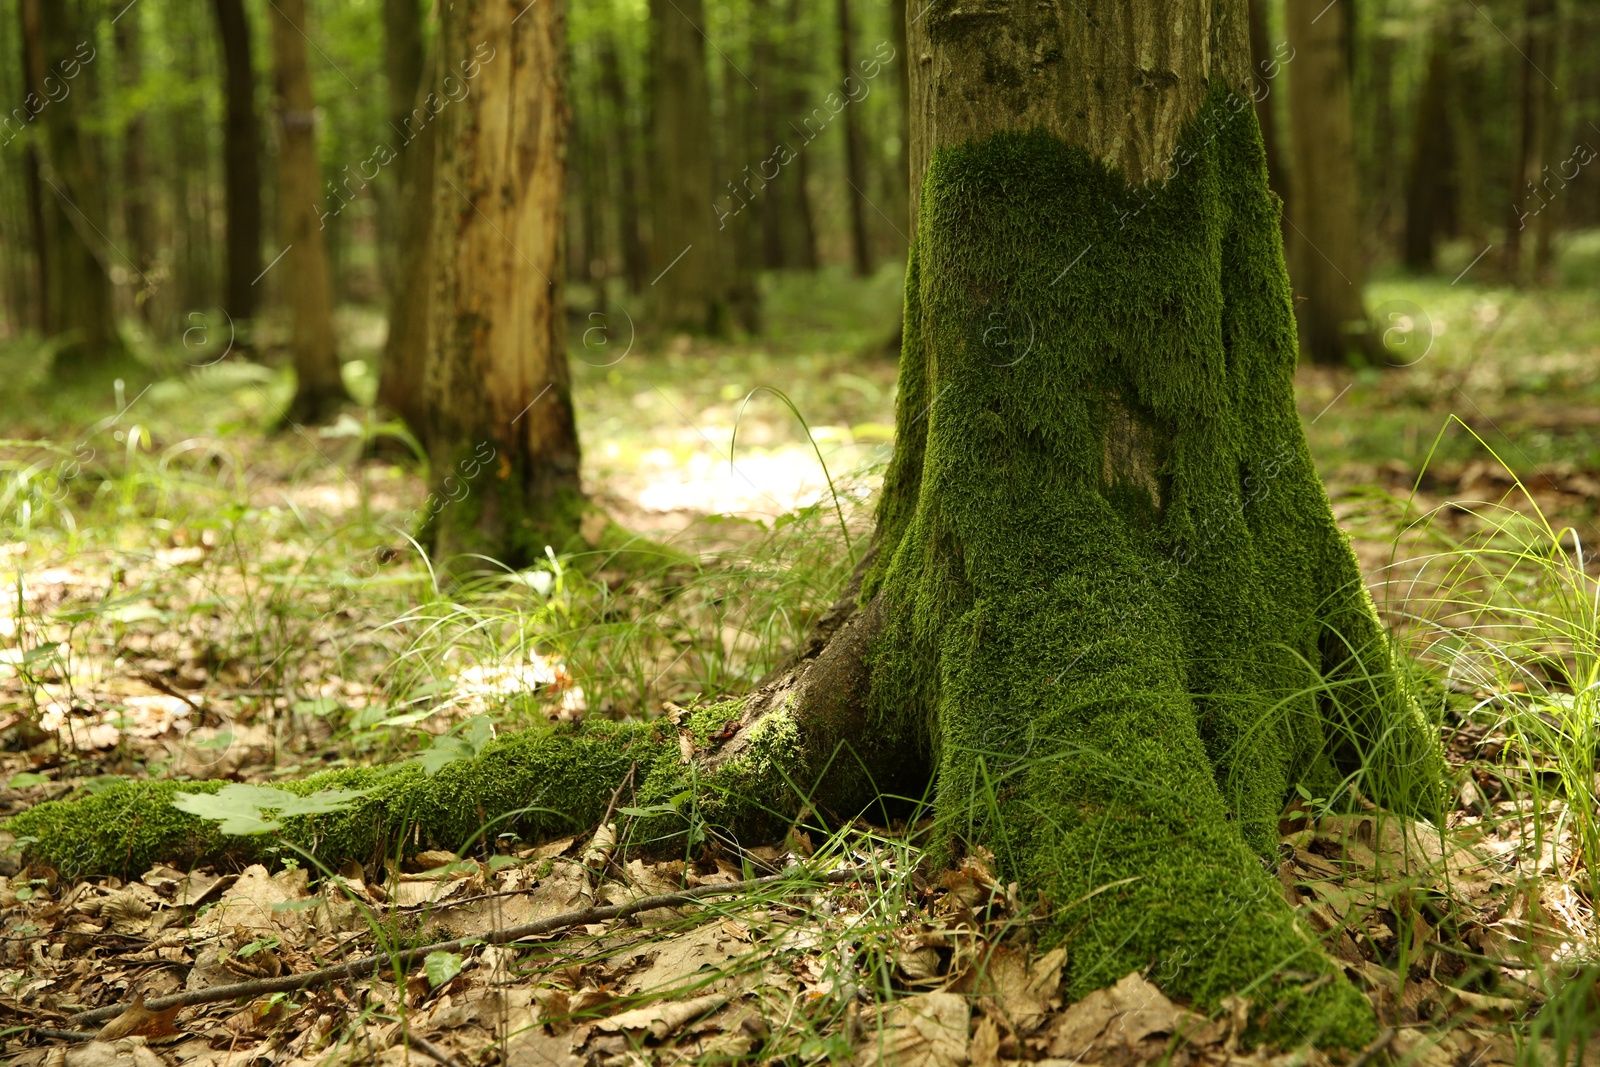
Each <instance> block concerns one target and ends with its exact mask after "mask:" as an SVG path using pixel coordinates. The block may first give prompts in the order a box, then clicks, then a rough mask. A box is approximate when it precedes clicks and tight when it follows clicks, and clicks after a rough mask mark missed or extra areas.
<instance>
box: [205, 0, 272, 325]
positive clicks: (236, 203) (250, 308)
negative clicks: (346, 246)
mask: <svg viewBox="0 0 1600 1067" xmlns="http://www.w3.org/2000/svg"><path fill="white" fill-rule="evenodd" d="M213 9H214V11H215V14H216V19H217V35H218V37H219V38H220V40H221V42H222V61H223V76H222V96H223V120H222V169H223V197H224V200H225V202H226V205H227V220H228V235H227V274H228V277H227V282H226V288H225V289H224V290H223V300H222V306H223V308H224V309H225V310H226V311H227V313H228V314H229V315H230V316H232V317H233V320H234V321H235V322H236V323H243V322H245V321H246V320H249V319H252V318H254V317H255V313H256V306H257V304H258V302H259V297H260V287H259V286H257V285H256V279H257V278H258V277H259V276H260V274H261V267H262V262H261V122H260V119H259V118H258V116H257V112H256V70H255V58H254V56H253V55H252V54H251V48H250V19H249V17H248V16H247V15H246V14H245V10H244V3H243V0H215V2H214V4H213Z"/></svg>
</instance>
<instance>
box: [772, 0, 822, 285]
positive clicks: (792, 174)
mask: <svg viewBox="0 0 1600 1067" xmlns="http://www.w3.org/2000/svg"><path fill="white" fill-rule="evenodd" d="M801 11H802V9H801V3H800V0H789V2H788V5H787V7H786V9H785V12H784V23H785V34H784V38H785V40H786V41H787V42H788V49H787V51H786V54H785V57H784V60H783V62H782V64H781V65H780V67H779V73H780V75H781V77H782V78H783V80H784V91H783V97H782V99H783V108H784V111H785V113H786V114H787V115H788V116H789V120H788V123H787V125H786V127H785V128H783V129H782V130H781V131H780V135H781V136H782V137H783V138H784V140H783V141H782V144H783V147H784V151H782V152H780V153H779V157H778V158H779V159H780V160H781V161H783V169H782V171H781V172H780V174H779V176H778V189H777V192H778V202H779V204H780V205H781V206H780V208H779V211H780V213H781V214H782V216H783V219H784V225H785V231H784V242H783V243H784V256H785V259H784V265H785V266H787V267H793V268H797V269H799V270H816V269H817V266H818V263H819V259H818V256H817V223H816V214H815V212H813V211H812V209H811V150H810V148H809V147H807V144H806V142H807V141H808V140H809V138H808V136H807V134H806V131H805V130H804V129H802V128H801V127H800V126H798V125H797V122H799V121H800V120H801V118H802V116H804V115H807V114H809V113H810V111H811V104H810V102H809V100H810V94H809V90H808V89H807V87H806V75H807V74H808V73H809V71H810V64H809V58H810V55H811V51H810V48H809V44H810V42H809V41H807V40H806V38H805V29H804V26H803V20H802V18H801Z"/></svg>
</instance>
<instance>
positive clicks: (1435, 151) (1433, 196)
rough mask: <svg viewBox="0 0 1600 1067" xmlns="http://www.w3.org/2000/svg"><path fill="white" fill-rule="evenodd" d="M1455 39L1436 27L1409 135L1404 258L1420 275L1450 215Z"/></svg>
mask: <svg viewBox="0 0 1600 1067" xmlns="http://www.w3.org/2000/svg"><path fill="white" fill-rule="evenodd" d="M1455 43H1456V42H1454V41H1452V40H1451V37H1450V34H1449V32H1448V30H1447V29H1446V28H1445V27H1442V26H1441V27H1439V28H1437V29H1436V30H1435V31H1434V34H1433V41H1432V43H1431V45H1430V47H1429V55H1428V73H1427V76H1426V78H1425V80H1424V81H1423V83H1422V97H1421V99H1420V100H1419V101H1418V102H1417V114H1416V119H1415V126H1414V127H1413V129H1412V134H1411V160H1410V163H1409V164H1408V166H1407V168H1406V189H1405V194H1406V223H1405V245H1404V253H1405V255H1404V259H1405V265H1406V267H1407V269H1409V270H1412V271H1415V272H1417V273H1419V274H1420V273H1425V272H1427V271H1431V270H1433V265H1434V262H1433V257H1434V249H1435V247H1436V245H1437V244H1438V240H1439V232H1440V229H1441V227H1442V225H1443V223H1444V221H1445V219H1446V217H1447V211H1448V205H1446V204H1445V203H1443V199H1444V198H1443V194H1444V191H1445V188H1446V184H1447V178H1448V173H1447V172H1448V169H1449V167H1450V165H1451V163H1452V160H1451V144H1450V113H1449V100H1450V96H1451V94H1452V92H1453V91H1454V90H1453V88H1452V86H1451V53H1452V52H1453V51H1454V50H1455V48H1454V46H1455Z"/></svg>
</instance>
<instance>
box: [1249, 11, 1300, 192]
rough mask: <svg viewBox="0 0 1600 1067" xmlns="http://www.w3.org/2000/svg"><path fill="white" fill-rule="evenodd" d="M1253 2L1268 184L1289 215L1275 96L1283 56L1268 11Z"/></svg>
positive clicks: (1254, 73)
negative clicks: (1272, 35) (1272, 33)
mask: <svg viewBox="0 0 1600 1067" xmlns="http://www.w3.org/2000/svg"><path fill="white" fill-rule="evenodd" d="M1249 2H1250V66H1251V71H1250V73H1251V77H1252V79H1253V86H1254V89H1253V91H1254V95H1255V102H1256V123H1257V124H1258V125H1259V126H1260V127H1261V145H1262V147H1263V149H1265V151H1266V154H1267V184H1268V185H1270V186H1271V187H1272V191H1273V192H1274V193H1277V194H1278V199H1279V200H1280V201H1282V203H1283V211H1284V212H1285V213H1287V212H1288V211H1289V209H1290V204H1289V172H1288V171H1287V170H1286V169H1285V164H1284V158H1283V146H1282V138H1281V137H1280V136H1279V133H1278V104H1277V99H1276V97H1275V96H1274V93H1275V92H1276V90H1277V81H1278V75H1280V74H1281V73H1283V62H1282V56H1281V55H1280V54H1279V51H1278V50H1277V49H1275V48H1273V46H1272V43H1271V39H1270V30H1269V28H1268V26H1267V10H1266V5H1265V4H1264V3H1263V2H1262V0H1249Z"/></svg>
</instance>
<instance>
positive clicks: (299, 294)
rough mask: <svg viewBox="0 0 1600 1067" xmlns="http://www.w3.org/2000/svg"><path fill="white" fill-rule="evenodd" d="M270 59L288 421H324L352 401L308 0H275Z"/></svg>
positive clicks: (272, 16) (271, 19)
mask: <svg viewBox="0 0 1600 1067" xmlns="http://www.w3.org/2000/svg"><path fill="white" fill-rule="evenodd" d="M271 8H272V10H271V11H270V12H269V14H268V18H269V19H270V21H271V23H272V65H273V78H274V82H275V87H276V92H277V111H278V239H279V240H280V241H282V242H283V243H284V245H285V246H287V247H286V248H285V250H284V252H283V253H282V254H283V262H282V263H281V264H279V265H278V266H279V271H280V273H279V274H278V277H277V282H278V285H279V286H280V287H281V291H282V292H283V293H284V295H285V297H286V302H287V303H288V305H289V319H290V340H289V343H290V346H291V347H292V348H293V350H294V373H295V385H294V398H293V399H292V400H291V401H290V402H289V409H288V411H287V412H285V416H286V417H287V419H288V420H289V421H290V422H294V423H306V422H321V421H323V420H324V419H327V418H329V417H330V416H332V415H333V414H334V413H335V412H336V411H337V410H338V408H339V405H340V404H342V403H343V402H344V401H346V400H347V399H349V397H348V395H347V394H346V393H345V388H344V381H343V379H342V378H341V377H340V376H339V353H338V348H337V344H336V341H335V339H334V333H333V280H332V278H331V276H330V274H329V270H328V250H327V245H326V242H325V241H324V238H323V223H322V222H321V221H320V219H319V216H320V215H321V214H322V213H323V209H322V207H321V205H322V203H323V198H324V194H323V189H322V181H321V173H322V169H321V165H320V164H319V163H318V162H317V129H316V106H315V102H314V101H313V98H312V95H311V69H310V67H309V66H308V65H307V62H306V40H307V37H308V35H309V33H310V30H311V26H310V22H309V20H308V16H307V13H306V0H274V3H273V4H272V5H271Z"/></svg>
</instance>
